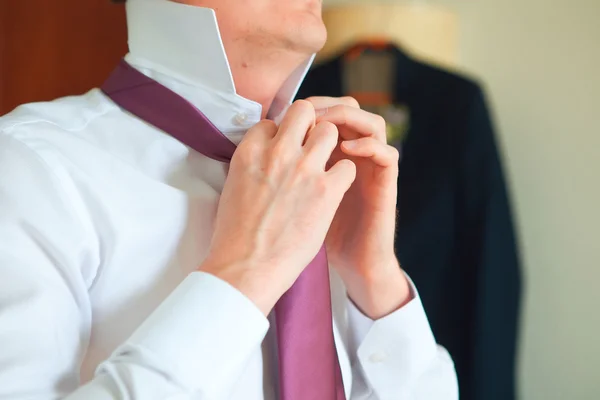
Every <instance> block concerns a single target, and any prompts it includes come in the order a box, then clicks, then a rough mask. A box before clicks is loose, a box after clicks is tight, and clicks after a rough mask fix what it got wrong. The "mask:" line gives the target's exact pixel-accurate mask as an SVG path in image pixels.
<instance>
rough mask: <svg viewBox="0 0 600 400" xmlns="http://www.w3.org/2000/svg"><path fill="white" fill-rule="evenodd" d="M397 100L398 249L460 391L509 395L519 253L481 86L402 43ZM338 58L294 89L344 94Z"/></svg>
mask: <svg viewBox="0 0 600 400" xmlns="http://www.w3.org/2000/svg"><path fill="white" fill-rule="evenodd" d="M392 51H393V52H394V54H395V57H396V61H397V65H398V74H397V83H396V88H395V90H394V97H395V98H394V103H396V104H406V105H407V106H408V107H409V109H410V118H411V128H410V130H409V132H408V136H407V137H406V139H405V141H404V143H403V146H402V159H401V162H400V163H401V164H400V176H399V180H398V185H399V198H398V211H399V212H398V215H399V219H398V228H397V241H396V251H397V255H398V258H399V260H400V262H401V264H402V266H403V268H404V269H405V270H406V272H407V273H408V274H409V275H410V276H411V277H412V278H413V280H414V282H415V284H416V285H417V287H418V288H419V292H420V295H421V298H422V300H423V304H424V306H425V310H426V312H427V314H428V317H429V320H430V322H431V326H432V329H433V332H434V334H435V336H436V338H437V340H438V342H439V343H440V344H442V345H443V346H444V347H446V348H447V349H448V351H449V352H450V354H451V355H452V358H453V360H454V362H455V365H456V370H457V373H458V378H459V385H460V394H461V399H463V400H511V399H514V398H515V350H516V337H517V322H518V315H519V312H518V310H519V298H520V287H521V282H520V272H519V259H518V256H517V246H516V241H515V234H514V230H513V223H512V218H511V211H510V206H509V200H508V195H507V188H506V185H505V182H504V177H503V172H502V167H501V161H500V157H499V154H498V149H497V146H496V143H495V135H494V130H493V127H492V123H491V121H490V115H489V112H488V109H487V107H486V101H485V98H484V95H483V93H482V90H481V89H480V87H479V86H478V85H477V84H476V83H474V82H473V81H471V80H468V79H466V78H463V77H460V76H457V75H455V74H451V73H449V72H446V71H444V70H441V69H438V68H435V67H433V66H430V65H426V64H423V63H420V62H417V61H415V60H413V59H411V58H409V57H408V56H407V55H405V54H404V53H402V52H401V51H400V50H397V49H395V50H392ZM342 68H343V61H342V60H341V59H340V58H338V59H334V60H332V61H330V62H327V63H326V64H323V65H319V66H317V67H315V68H314V69H313V70H312V71H311V72H310V73H309V75H308V77H307V79H306V81H305V83H304V84H303V86H302V88H301V90H300V93H299V96H298V97H299V98H306V97H309V96H314V95H322V96H342V95H344V93H343V88H342V79H341V76H342V75H341V71H342Z"/></svg>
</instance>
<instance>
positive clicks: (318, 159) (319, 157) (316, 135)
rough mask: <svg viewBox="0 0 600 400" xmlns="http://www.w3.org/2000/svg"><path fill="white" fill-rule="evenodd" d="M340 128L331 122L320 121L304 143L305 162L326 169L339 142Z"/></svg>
mask: <svg viewBox="0 0 600 400" xmlns="http://www.w3.org/2000/svg"><path fill="white" fill-rule="evenodd" d="M338 137H339V133H338V128H337V127H336V126H335V125H334V124H332V123H331V122H320V123H318V124H317V126H315V127H314V128H313V129H312V130H311V131H310V132H309V133H308V138H307V139H306V144H305V145H304V150H305V152H306V156H305V159H304V162H305V163H306V164H307V165H309V166H314V167H315V168H319V169H322V170H324V169H325V166H326V165H327V161H329V159H330V158H331V153H333V150H335V148H336V147H337V144H338Z"/></svg>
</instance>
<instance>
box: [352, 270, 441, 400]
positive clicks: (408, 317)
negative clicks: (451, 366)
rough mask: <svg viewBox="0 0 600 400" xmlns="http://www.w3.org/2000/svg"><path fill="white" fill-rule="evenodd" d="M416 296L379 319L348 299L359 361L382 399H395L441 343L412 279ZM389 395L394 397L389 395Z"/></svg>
mask: <svg viewBox="0 0 600 400" xmlns="http://www.w3.org/2000/svg"><path fill="white" fill-rule="evenodd" d="M409 282H410V285H411V290H412V293H413V296H414V297H413V299H412V300H411V301H410V302H409V303H408V304H406V305H405V306H404V307H402V308H400V309H399V310H397V311H395V312H393V313H392V314H390V315H388V316H386V317H384V318H381V319H379V320H377V321H373V320H371V319H370V318H369V317H367V316H366V315H364V314H363V313H362V312H361V311H360V310H359V309H358V308H357V307H356V306H355V305H354V303H353V302H352V301H350V300H349V299H348V305H347V308H348V318H349V323H350V329H351V335H352V336H351V337H352V341H353V342H354V346H355V347H354V348H355V349H357V352H356V354H355V360H357V361H358V362H359V363H360V365H361V366H362V369H363V371H364V374H365V377H366V379H367V381H368V383H369V385H370V386H371V387H372V388H373V390H374V391H375V392H377V393H378V395H380V396H383V397H382V398H394V394H395V395H396V396H397V395H398V393H400V392H401V391H402V390H404V388H406V387H409V386H410V384H411V383H412V382H414V381H415V380H416V379H418V378H419V377H420V376H421V375H422V374H423V373H424V372H425V370H426V369H427V368H428V367H429V366H430V365H431V362H432V360H434V358H435V357H436V355H437V344H436V342H435V339H434V336H433V333H432V331H431V328H430V326H429V321H428V320H427V316H426V315H425V310H424V309H423V305H422V303H421V299H420V297H419V295H418V292H417V290H416V288H415V286H414V284H413V282H412V281H411V280H410V278H409ZM386 394H389V395H390V396H392V397H386Z"/></svg>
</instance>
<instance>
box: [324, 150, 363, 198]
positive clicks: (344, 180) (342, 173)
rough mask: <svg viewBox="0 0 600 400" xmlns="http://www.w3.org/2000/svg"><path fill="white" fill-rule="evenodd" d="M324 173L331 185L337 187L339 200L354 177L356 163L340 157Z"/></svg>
mask: <svg viewBox="0 0 600 400" xmlns="http://www.w3.org/2000/svg"><path fill="white" fill-rule="evenodd" d="M326 173H327V175H328V179H329V182H330V184H331V186H332V187H335V188H336V189H338V190H336V192H337V193H338V194H339V201H340V202H341V201H342V198H343V197H344V194H346V192H347V191H348V189H350V186H352V183H353V182H354V180H355V179H356V164H354V162H352V161H351V160H348V159H347V158H346V159H342V160H340V161H338V162H337V163H335V165H334V166H333V167H331V168H330V169H329V171H327V172H326Z"/></svg>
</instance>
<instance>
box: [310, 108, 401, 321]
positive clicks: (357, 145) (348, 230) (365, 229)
mask: <svg viewBox="0 0 600 400" xmlns="http://www.w3.org/2000/svg"><path fill="white" fill-rule="evenodd" d="M308 101H309V102H311V103H312V104H313V105H314V107H315V109H316V110H317V123H323V122H330V123H333V124H335V125H336V126H337V127H338V130H339V134H340V138H339V144H338V146H337V148H336V150H335V151H334V152H333V155H332V158H331V160H330V165H334V164H335V163H337V162H339V161H340V160H343V159H349V160H352V161H353V162H354V164H355V165H356V167H357V175H356V180H355V181H354V183H353V184H352V186H351V188H350V190H349V191H348V192H347V193H346V195H345V196H344V199H343V201H342V203H341V205H340V207H339V209H338V210H337V213H336V215H335V218H334V220H333V223H332V225H331V228H330V229H329V233H328V234H327V240H326V245H327V254H328V257H329V260H330V262H331V264H332V265H333V267H334V268H335V269H336V270H337V271H338V272H339V274H340V276H341V277H342V279H343V280H344V283H345V285H346V288H347V289H348V294H349V296H350V298H351V299H352V300H353V301H354V302H355V304H356V305H357V306H358V307H359V308H360V309H361V310H362V311H363V312H364V313H365V314H367V315H368V316H369V317H370V318H372V319H379V318H381V317H384V316H385V315H387V314H390V313H392V312H393V311H395V310H397V309H398V308H400V307H401V306H403V305H404V304H406V303H407V302H408V301H409V300H410V298H411V293H410V287H409V284H408V282H407V280H406V277H405V276H404V273H403V272H402V271H401V269H400V266H399V263H398V260H397V258H396V256H395V253H394V235H395V226H396V201H397V195H398V193H397V180H398V157H399V154H398V151H397V150H396V148H394V147H392V146H389V145H388V144H387V138H386V123H385V120H384V119H383V118H382V117H380V116H378V115H375V114H371V113H368V112H366V111H364V110H361V109H360V107H359V104H358V102H357V101H356V100H355V99H353V98H350V97H344V98H329V97H313V98H309V99H308Z"/></svg>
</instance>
